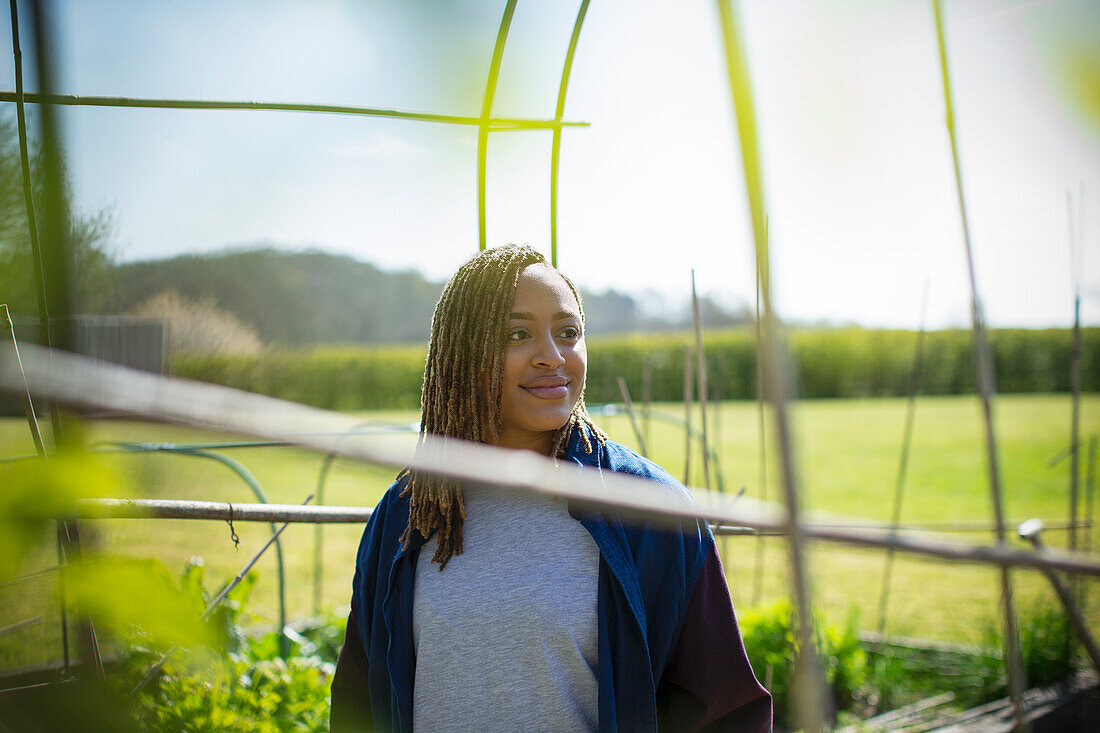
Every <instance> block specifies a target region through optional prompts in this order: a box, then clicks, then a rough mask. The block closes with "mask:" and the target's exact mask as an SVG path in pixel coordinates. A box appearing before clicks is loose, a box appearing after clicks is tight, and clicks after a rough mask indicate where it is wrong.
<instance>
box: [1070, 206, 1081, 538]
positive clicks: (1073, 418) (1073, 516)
mask: <svg viewBox="0 0 1100 733" xmlns="http://www.w3.org/2000/svg"><path fill="white" fill-rule="evenodd" d="M1082 203H1083V202H1082ZM1066 209H1067V217H1068V220H1069V253H1070V263H1071V265H1074V264H1076V263H1075V260H1076V258H1075V257H1074V256H1073V255H1074V251H1073V250H1074V244H1075V242H1074V231H1073V197H1072V195H1071V194H1070V193H1069V192H1066ZM1074 269H1075V270H1076V268H1074ZM1074 274H1075V275H1076V272H1075V273H1074ZM1069 388H1070V405H1071V408H1070V423H1069V425H1070V427H1069V444H1070V451H1069V521H1070V522H1072V523H1074V524H1076V523H1077V505H1078V504H1079V501H1078V496H1077V490H1078V473H1079V470H1080V469H1079V464H1080V460H1079V458H1080V455H1081V452H1080V450H1079V448H1078V446H1079V445H1080V444H1081V441H1080V439H1079V438H1078V436H1079V435H1080V432H1081V285H1080V280H1079V279H1078V278H1076V277H1074V289H1073V346H1072V348H1071V349H1070V352H1069ZM1069 549H1071V550H1076V549H1077V532H1076V531H1073V532H1070V533H1069Z"/></svg>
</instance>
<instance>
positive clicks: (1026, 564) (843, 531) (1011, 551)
mask: <svg viewBox="0 0 1100 733" xmlns="http://www.w3.org/2000/svg"><path fill="white" fill-rule="evenodd" d="M586 473H595V472H594V471H593V472H586ZM604 476H605V478H606V477H607V476H608V474H604ZM619 478H621V477H620V476H613V477H612V478H611V479H610V480H609V481H608V485H607V487H606V488H607V490H606V491H602V492H601V494H600V495H597V494H595V493H591V492H590V493H583V492H573V493H572V494H571V496H573V497H574V498H576V499H577V500H579V501H585V502H589V503H591V504H592V505H598V506H608V507H615V508H623V509H628V510H630V515H631V516H638V517H643V518H644V519H645V520H646V521H651V522H656V523H660V522H661V521H662V518H665V517H698V518H701V519H705V520H706V521H707V522H709V523H710V524H711V526H712V527H713V528H714V532H715V534H719V535H722V534H731V535H744V534H753V533H760V532H764V533H766V534H767V535H768V536H784V535H785V533H786V527H787V523H786V521H785V520H784V519H783V518H782V517H779V516H776V515H769V514H765V513H761V512H759V511H756V510H753V509H745V508H743V507H742V508H738V507H737V504H736V498H735V497H729V496H718V495H717V494H716V493H715V492H709V493H708V492H705V491H704V490H702V489H697V490H696V491H695V495H696V497H698V498H699V499H701V500H702V502H703V503H702V505H691V504H686V503H685V504H683V505H668V504H667V503H664V504H661V503H657V502H654V503H650V502H649V501H648V500H645V499H643V500H641V501H638V500H637V497H636V496H633V495H634V494H636V493H637V492H636V490H635V488H634V487H635V486H636V485H637V481H638V480H637V479H627V482H626V484H625V486H626V488H625V489H624V484H623V483H622V482H620V481H619ZM595 480H596V483H597V484H598V483H599V478H598V476H596V477H595ZM498 482H499V483H498ZM489 483H498V485H506V484H504V483H503V482H500V481H499V479H497V480H496V481H492V482H489ZM582 483H585V482H582ZM520 485H523V486H525V487H526V488H525V489H524V490H527V491H534V492H536V493H544V494H552V495H558V494H557V492H552V491H550V490H549V489H547V488H546V487H545V486H543V485H542V484H541V483H528V484H519V483H515V482H514V481H513V484H512V488H518V486H520ZM586 487H587V488H588V489H591V488H592V486H591V484H590V483H586ZM632 496H633V499H631V497H632ZM715 497H717V498H718V501H717V502H712V501H710V500H709V499H711V498H715ZM372 512H373V508H371V507H351V506H304V505H297V504H233V505H232V508H230V505H229V504H228V503H226V502H214V501H180V500H171V499H81V500H79V501H78V502H77V504H76V516H77V517H79V518H80V519H87V520H97V519H176V520H199V521H201V520H210V521H225V520H227V519H229V517H230V515H231V514H232V517H233V521H234V522H286V523H303V524H363V523H365V522H366V521H367V520H369V519H370V516H371V513H372ZM802 531H803V533H804V534H805V535H806V536H807V537H811V538H814V539H819V540H822V541H824V542H830V543H833V544H839V545H847V546H852V547H869V548H880V549H884V548H888V549H893V550H894V551H896V552H903V553H906V554H910V555H917V556H921V557H929V558H934V559H940V560H951V561H954V562H964V563H973V564H983V565H1006V566H1013V567H1022V568H1030V569H1036V570H1042V569H1044V568H1049V569H1052V570H1059V571H1063V572H1077V573H1081V574H1084V575H1088V576H1091V577H1100V557H1097V556H1095V555H1085V554H1082V553H1080V552H1078V553H1069V552H1066V551H1063V550H1057V549H1052V548H1044V550H1043V552H1041V553H1037V552H1031V551H1028V550H1021V549H1016V548H1014V547H1012V546H1011V545H973V544H969V543H964V542H948V541H945V540H941V539H938V538H936V537H934V536H930V535H927V534H918V535H915V536H903V535H897V534H892V533H891V527H890V525H888V524H885V523H883V524H879V525H863V526H851V525H848V526H846V525H827V524H816V523H809V524H803V525H802Z"/></svg>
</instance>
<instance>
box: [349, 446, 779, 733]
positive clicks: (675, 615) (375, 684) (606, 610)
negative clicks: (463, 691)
mask: <svg viewBox="0 0 1100 733" xmlns="http://www.w3.org/2000/svg"><path fill="white" fill-rule="evenodd" d="M591 442H592V446H593V451H592V453H587V452H585V450H584V447H583V445H582V443H581V441H580V436H579V435H578V434H574V435H573V439H572V441H571V444H570V446H569V451H568V457H569V458H570V459H571V460H573V461H575V462H576V463H578V464H580V465H583V466H592V467H596V468H598V469H599V470H601V471H606V470H610V471H620V472H623V473H629V474H634V475H636V476H643V477H646V478H650V479H653V480H655V481H657V482H659V483H661V484H664V485H666V486H667V487H668V488H669V491H675V492H682V493H683V494H684V495H687V490H686V489H685V488H684V487H683V486H682V485H681V484H680V483H679V482H677V481H676V480H675V479H674V478H672V477H671V476H670V475H669V474H668V473H667V472H666V471H665V470H664V469H662V468H661V467H660V466H658V465H657V464H655V463H653V462H652V461H649V460H647V459H645V458H642V457H641V456H639V455H638V454H637V453H635V452H634V451H632V450H630V449H629V448H626V447H625V446H622V445H620V444H618V443H614V442H612V441H608V442H607V443H606V444H604V445H600V444H599V443H598V442H597V441H596V440H595V439H593V440H592V441H591ZM404 484H405V481H404V480H402V481H398V482H397V483H395V484H394V485H393V486H391V487H390V489H389V490H388V491H387V492H386V494H385V496H384V497H383V498H382V500H381V501H380V502H379V504H378V507H377V509H376V510H375V512H374V513H373V514H372V515H371V518H370V521H369V522H368V524H367V527H366V530H365V531H364V533H363V539H362V542H361V543H360V545H359V553H358V558H357V561H356V568H355V578H354V581H353V594H352V615H351V616H352V618H353V619H354V620H355V622H356V623H357V624H358V626H357V629H356V630H357V631H358V637H359V639H361V640H362V645H363V651H364V653H365V656H366V660H367V670H366V672H367V681H368V685H367V686H368V692H369V698H370V710H371V717H372V718H373V722H374V725H375V727H376V728H377V729H379V730H386V729H387V728H388V729H391V730H395V731H410V730H412V711H413V679H414V674H415V665H416V661H415V657H414V652H413V634H412V614H413V583H414V581H415V573H416V561H417V555H418V553H419V551H420V548H421V546H422V545H423V544H424V542H425V541H426V538H424V537H422V536H420V535H419V533H415V532H414V533H413V534H414V537H415V541H413V542H412V543H410V545H411V546H410V547H409V548H408V549H402V547H401V544H400V543H399V541H398V538H399V537H400V536H401V534H402V533H403V532H404V530H405V527H406V525H407V524H408V519H409V502H408V497H401V496H400V494H401V490H402V489H403V488H404ZM571 513H572V514H573V516H574V517H575V518H576V519H578V521H580V522H581V524H582V525H583V526H584V527H585V528H586V529H587V530H588V532H589V533H590V534H591V535H592V539H593V540H594V541H595V543H596V545H597V547H598V548H599V550H600V558H601V559H600V571H599V598H598V606H597V618H598V649H599V652H598V662H597V678H598V689H599V721H600V730H605V731H606V730H617V729H623V730H629V731H636V730H638V731H641V730H656V729H657V726H658V711H657V705H656V692H657V686H658V683H659V682H660V680H661V675H662V672H663V670H664V669H665V666H666V664H667V663H668V661H669V657H670V655H671V654H672V651H673V648H674V646H675V645H676V642H677V638H678V636H679V633H680V627H681V625H682V623H683V618H684V614H685V611H686V609H687V606H688V602H689V599H690V598H691V595H692V589H693V587H694V585H695V582H696V580H697V578H698V577H699V573H700V570H701V569H702V567H703V565H704V562H705V561H706V559H707V557H708V554H713V553H714V538H713V537H712V536H711V533H710V528H709V527H708V526H707V524H706V523H705V522H703V521H697V520H691V519H689V520H683V521H682V522H681V527H680V530H679V531H669V530H667V529H654V528H652V527H646V526H645V525H643V524H637V523H628V522H625V521H623V520H622V519H621V518H620V517H619V516H618V515H617V514H616V513H615V512H614V511H612V510H605V509H585V510H583V511H571ZM349 638H350V635H349ZM739 641H740V640H739V638H738V643H739ZM742 654H743V652H742ZM749 676H750V677H751V670H750V672H749ZM753 682H755V680H753ZM334 690H335V687H334ZM760 692H763V691H762V690H761V691H760ZM763 694H764V695H765V696H766V693H763ZM769 717H770V708H769Z"/></svg>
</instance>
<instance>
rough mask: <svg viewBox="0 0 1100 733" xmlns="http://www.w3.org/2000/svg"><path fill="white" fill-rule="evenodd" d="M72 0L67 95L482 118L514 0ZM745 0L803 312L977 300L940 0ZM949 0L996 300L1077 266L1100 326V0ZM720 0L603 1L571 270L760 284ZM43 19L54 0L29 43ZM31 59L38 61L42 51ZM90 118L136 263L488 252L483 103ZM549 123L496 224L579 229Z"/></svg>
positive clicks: (782, 280)
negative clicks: (480, 149)
mask: <svg viewBox="0 0 1100 733" xmlns="http://www.w3.org/2000/svg"><path fill="white" fill-rule="evenodd" d="M55 4H56V6H57V12H56V39H57V41H56V42H57V47H56V51H57V53H58V55H59V61H60V69H59V74H58V77H59V78H58V81H57V84H56V86H57V91H60V92H64V93H72V94H82V95H105V96H128V97H153V98H175V99H211V100H258V101H294V102H314V103H329V104H348V105H362V106H371V107H391V108H398V109H405V110H414V111H430V112H440V113H454V114H466V115H477V114H478V113H479V111H480V107H481V103H482V96H483V94H484V85H485V77H486V75H487V73H488V68H489V62H490V57H491V53H492V47H493V42H494V39H495V37H496V32H497V27H498V24H499V22H500V16H501V13H502V11H503V8H504V5H505V3H504V0H494V1H492V2H489V1H487V0H486V1H478V2H461V3H460V2H454V1H453V0H404V1H402V2H398V1H397V0H392V1H390V2H365V1H364V2H360V1H353V0H347V1H346V2H337V1H329V2H313V3H300V2H289V1H286V2H280V1H274V2H273V1H270V0H264V1H260V0H247V1H246V0H222V1H220V2H213V1H210V0H196V1H193V2H168V1H164V2H152V1H150V0H135V1H133V2H122V1H118V2H109V1H106V0H101V1H98V2H81V1H80V0H69V1H68V2H57V3H55ZM735 5H736V6H737V8H738V15H739V18H740V21H741V27H742V33H743V36H744V39H745V42H746V48H747V56H748V65H749V72H750V75H751V79H752V84H753V91H754V97H755V102H756V113H757V121H758V125H759V127H760V131H761V132H760V142H761V152H762V158H761V166H762V170H763V174H764V179H765V185H766V196H767V210H768V216H769V236H770V241H771V250H772V260H773V261H772V276H773V288H774V294H775V303H776V306H777V309H778V311H779V314H780V315H781V316H782V317H785V318H789V319H796V320H800V321H827V322H833V323H847V322H854V323H859V324H863V325H867V326H884V327H903V328H915V327H916V326H917V325H918V323H919V321H920V312H921V300H922V292H923V289H924V286H925V283H926V282H927V283H928V293H929V295H928V306H927V317H926V319H927V320H926V322H927V325H928V326H929V327H932V328H938V327H946V326H966V325H968V323H969V281H968V276H967V266H966V258H965V250H964V245H963V238H962V227H961V223H960V214H959V207H958V200H957V194H956V188H955V182H954V175H953V172H952V163H951V151H950V146H949V141H948V136H947V131H946V127H945V124H944V115H945V113H944V102H943V92H942V86H941V78H940V68H939V60H938V55H937V49H936V38H935V27H934V25H933V16H932V11H931V4H930V2H927V1H926V0H920V1H917V0H831V1H830V2H813V1H810V0H786V1H785V2H772V1H769V0H742V2H739V3H735ZM578 6H579V2H563V1H562V0H521V2H519V4H518V5H517V10H516V13H515V17H514V19H513V22H512V26H511V32H510V35H509V37H508V42H507V46H506V48H505V53H504V59H503V65H502V68H501V75H500V82H499V87H498V92H497V97H496V102H495V104H494V114H495V115H500V116H522V117H531V118H543V119H548V118H551V117H552V116H553V114H554V106H555V102H556V97H557V89H558V84H559V82H560V75H561V68H562V63H563V60H564V56H565V51H566V48H567V46H568V41H569V35H570V33H571V31H572V26H573V21H574V18H575V15H576V12H577V8H578ZM944 7H945V21H946V31H947V44H948V49H947V50H948V57H949V62H950V65H951V73H952V80H953V84H954V97H955V111H956V117H957V125H958V135H959V137H958V142H959V149H960V160H961V170H962V177H963V185H964V195H965V199H966V204H967V208H968V213H969V216H970V231H971V237H972V241H973V246H974V257H975V267H976V277H977V283H978V287H979V290H980V293H981V298H982V303H983V306H984V311H985V315H986V317H987V319H988V321H989V322H990V324H991V325H993V326H1023V327H1046V326H1066V325H1069V324H1070V323H1072V318H1073V295H1074V291H1075V278H1077V280H1079V282H1080V288H1081V294H1082V317H1083V320H1084V322H1085V323H1089V324H1100V114H1098V113H1097V107H1098V104H1097V99H1096V94H1097V92H1096V85H1095V84H1094V85H1093V86H1092V87H1091V89H1090V88H1089V87H1088V84H1087V82H1082V78H1083V77H1082V68H1086V69H1087V68H1091V69H1092V73H1093V74H1094V76H1093V77H1091V78H1092V80H1093V81H1094V82H1095V81H1096V79H1097V77H1096V76H1095V74H1096V69H1097V56H1096V53H1097V52H1096V51H1095V50H1094V49H1095V48H1100V3H1097V2H1095V0H1030V1H1029V0H945V2H944ZM717 17H718V14H717V6H716V5H715V3H714V2H712V1H710V0H678V1H677V2H671V1H670V0H664V1H663V2H655V1H652V0H631V1H630V2H627V1H626V0H593V2H592V3H591V6H590V8H589V11H588V15H587V19H586V21H585V24H584V27H583V30H582V33H581V37H580V43H579V45H578V47H577V53H576V58H575V62H574V66H573V74H572V78H571V81H570V85H569V93H568V97H567V102H566V107H565V116H566V118H567V119H573V120H583V121H587V122H590V123H591V126H590V127H588V128H580V129H567V130H565V131H564V133H563V141H562V152H561V178H560V187H561V190H560V198H559V245H558V246H559V265H560V267H561V269H562V270H563V271H564V272H565V273H566V274H568V275H570V276H571V277H572V278H573V279H574V280H575V281H577V282H578V283H579V284H580V285H581V286H582V287H584V288H586V289H591V290H597V291H598V290H604V289H606V288H615V289H618V290H626V291H630V292H633V293H637V294H640V297H641V300H642V304H643V306H644V307H646V308H648V309H651V310H654V311H659V310H661V309H663V308H667V307H670V304H673V303H676V302H679V301H680V299H682V298H684V297H685V296H686V295H687V294H688V293H689V292H690V290H689V289H690V282H691V280H690V277H691V275H690V272H691V270H692V269H693V268H694V269H695V271H696V279H697V283H698V288H699V290H700V292H701V293H703V294H707V295H710V296H711V297H714V298H715V299H717V300H718V301H719V302H720V303H723V304H726V305H728V306H733V307H736V306H738V305H741V304H751V303H752V302H753V299H754V297H755V296H754V292H755V290H754V288H755V279H754V270H753V260H752V247H751V236H752V235H751V227H750V223H749V219H748V214H747V204H746V198H745V192H744V184H743V174H742V170H741V157H740V155H741V154H740V150H739V148H738V145H737V142H736V137H735V127H734V118H733V110H732V103H731V99H730V94H729V89H728V85H727V82H726V78H725V67H724V63H725V62H724V57H723V46H722V38H721V34H720V31H719V26H718V22H717ZM28 20H29V9H28V8H26V7H23V8H22V17H21V21H22V23H21V27H22V28H23V29H24V30H23V32H22V33H21V35H22V36H23V46H24V54H25V58H26V59H28V62H27V64H26V65H27V66H28V67H29V66H32V64H31V63H30V59H33V55H32V54H31V53H30V51H31V46H30V44H29V42H28V40H27V39H28V38H29V37H30V35H31V34H30V30H29V25H28ZM0 26H3V29H0V47H2V48H10V45H11V36H10V28H8V24H7V23H4V24H0ZM1090 54H1091V56H1090ZM1082 58H1084V59H1085V61H1086V62H1088V61H1089V59H1090V58H1091V62H1090V63H1091V64H1092V65H1091V66H1083V65H1082V64H1083V63H1084V62H1082V60H1081V59H1082ZM0 86H2V87H3V88H4V89H7V90H11V89H14V67H13V63H12V60H11V57H10V55H3V56H0ZM26 86H27V90H28V91H33V90H34V89H35V88H36V85H35V81H34V79H33V78H31V77H30V76H29V75H28V79H27V81H26ZM1090 93H1091V94H1092V97H1091V100H1092V101H1091V104H1092V107H1091V110H1092V112H1091V114H1090V113H1089V112H1088V110H1089V109H1090V107H1089V103H1090V102H1089V94H1090ZM7 106H9V107H10V105H7ZM31 109H32V111H33V107H32V108H31ZM0 113H7V111H5V110H0ZM61 119H62V123H63V138H64V144H65V148H66V153H67V156H68V161H69V167H70V173H71V176H72V187H73V198H74V206H75V208H76V209H77V210H78V211H81V212H84V213H94V212H97V211H100V210H104V209H107V210H110V211H111V212H112V213H113V221H114V227H113V230H112V239H111V245H112V248H113V251H114V252H115V254H116V256H117V257H118V258H119V259H120V260H122V261H133V260H143V259H153V258H163V257H170V256H173V255H176V254H181V253H203V252H212V251H217V250H221V249H224V248H226V247H230V246H250V245H257V244H263V245H269V246H275V247H280V248H286V249H291V250H301V249H322V250H326V251H331V252H334V253H340V254H348V255H352V256H354V257H356V258H359V259H362V260H365V261H368V262H372V263H374V264H377V265H379V266H380V267H383V268H385V269H394V270H399V269H408V268H413V269H417V270H419V271H421V272H422V273H423V274H424V275H426V276H427V277H429V278H433V279H437V280H443V279H445V278H446V277H448V276H449V275H450V274H451V273H452V272H453V271H454V270H455V269H456V268H457V267H458V265H460V264H461V263H462V262H463V261H464V260H465V259H466V258H468V257H469V256H470V255H472V254H473V253H475V252H476V250H477V242H478V232H477V188H476V159H477V132H476V128H467V127H455V126H444V125H434V124H426V123H420V122H410V121H404V120H385V119H375V118H362V117H352V116H338V115H318V114H302V113H287V112H254V111H180V110H140V109H107V108H72V107H68V108H62V115H61ZM32 124H33V119H32ZM550 147H551V135H550V133H549V132H547V131H523V132H500V133H494V134H493V135H492V136H491V137H490V143H489V152H488V185H487V217H488V224H487V233H488V241H489V243H490V245H492V244H499V243H504V242H526V243H529V244H531V245H532V246H535V247H536V248H538V249H540V250H541V251H543V252H546V253H547V254H548V253H549V240H550V233H549V232H550V217H549V181H550ZM1071 201H1072V203H1071ZM1071 210H1072V217H1073V221H1074V225H1075V227H1074V228H1075V236H1076V238H1077V241H1076V243H1075V245H1074V248H1073V249H1071V242H1070V239H1071V236H1070V217H1071V214H1070V211H1071ZM1071 251H1072V252H1075V254H1072V255H1071ZM1074 260H1076V263H1075V264H1071V263H1073V261H1074Z"/></svg>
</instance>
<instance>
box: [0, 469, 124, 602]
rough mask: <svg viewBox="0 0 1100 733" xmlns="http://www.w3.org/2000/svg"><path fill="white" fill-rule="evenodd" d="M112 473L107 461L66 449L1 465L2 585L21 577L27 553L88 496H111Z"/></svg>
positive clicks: (0, 551) (0, 575) (0, 539)
mask: <svg viewBox="0 0 1100 733" xmlns="http://www.w3.org/2000/svg"><path fill="white" fill-rule="evenodd" d="M113 485H114V484H113V482H112V474H111V473H110V472H109V471H108V470H107V469H106V468H105V466H104V465H103V462H102V459H101V458H97V457H96V456H93V455H91V454H89V453H83V452H80V451H74V450H63V451H60V452H58V453H56V454H55V455H53V456H51V458H50V460H49V462H45V461H41V460H30V461H20V462H16V463H0V487H3V491H0V581H3V580H7V579H9V578H11V577H12V576H14V575H15V574H17V573H18V572H19V571H20V569H21V566H22V563H23V559H24V557H25V556H26V554H27V553H28V552H29V551H31V550H32V549H33V548H34V547H35V546H36V544H37V543H38V542H39V541H40V539H41V537H42V536H43V533H44V532H45V531H46V530H47V528H48V527H49V526H50V525H51V524H53V523H54V521H55V520H56V519H57V518H58V517H65V516H68V515H70V514H72V512H73V509H74V507H75V506H76V501H77V499H79V498H82V497H91V496H107V495H108V493H109V490H110V489H111V488H112V486H113Z"/></svg>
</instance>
